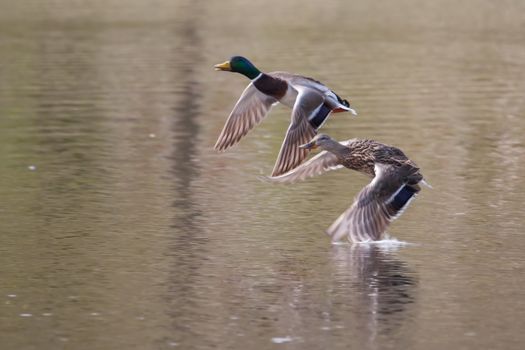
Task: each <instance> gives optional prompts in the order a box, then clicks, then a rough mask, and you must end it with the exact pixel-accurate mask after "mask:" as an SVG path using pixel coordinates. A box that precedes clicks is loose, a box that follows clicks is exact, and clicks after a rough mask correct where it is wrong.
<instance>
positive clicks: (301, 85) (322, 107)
mask: <svg viewBox="0 0 525 350" xmlns="http://www.w3.org/2000/svg"><path fill="white" fill-rule="evenodd" d="M214 67H215V69H217V70H222V71H229V72H237V73H241V74H243V75H245V76H246V77H248V79H250V80H251V83H250V84H249V85H248V86H247V87H246V89H245V90H244V92H243V93H242V95H241V97H240V98H239V101H237V103H236V104H235V107H233V110H232V112H231V113H230V116H229V117H228V120H227V121H226V124H225V125H224V128H223V129H222V132H221V134H220V136H219V139H218V140H217V143H216V144H215V149H216V150H218V151H223V150H226V149H227V148H228V147H230V146H233V145H235V144H236V143H237V142H239V140H240V139H241V138H242V137H243V136H244V135H246V134H247V133H248V131H250V130H251V129H252V128H253V127H254V126H255V125H257V124H259V123H260V122H261V120H263V119H264V117H265V116H266V115H267V114H268V111H269V110H270V108H271V107H272V106H273V105H275V104H277V103H278V102H281V103H282V104H284V105H285V106H288V107H290V108H292V109H293V110H292V121H291V123H290V126H289V127H288V131H287V132H286V137H285V138H284V142H283V144H282V146H281V150H280V152H279V156H278V158H277V162H276V163H275V167H274V169H273V172H272V176H278V175H281V174H284V173H285V172H287V171H289V170H291V169H293V168H295V167H296V166H297V165H299V164H300V163H302V161H303V160H304V159H305V158H306V157H307V156H308V153H309V150H308V149H301V148H299V147H298V146H299V145H301V144H303V143H305V142H308V141H309V140H311V139H312V137H314V136H315V135H316V134H317V130H318V129H319V128H320V127H321V126H322V125H323V123H324V122H325V121H326V119H327V118H328V115H329V114H330V112H334V113H336V112H346V111H348V112H351V113H352V114H354V115H357V113H356V112H355V111H354V110H353V109H352V108H350V104H349V103H348V101H346V100H343V99H341V98H340V97H339V96H337V95H336V94H335V93H334V92H333V91H332V90H330V89H329V88H327V87H326V86H324V85H323V84H321V83H320V82H318V81H317V80H314V79H312V78H307V77H303V76H300V75H295V74H291V73H286V72H272V73H262V72H261V71H260V70H258V69H257V68H256V67H255V66H254V65H253V64H252V63H251V62H250V61H248V60H247V59H246V58H244V57H241V56H234V57H232V58H231V59H230V60H229V61H226V62H224V63H221V64H217V65H215V66H214Z"/></svg>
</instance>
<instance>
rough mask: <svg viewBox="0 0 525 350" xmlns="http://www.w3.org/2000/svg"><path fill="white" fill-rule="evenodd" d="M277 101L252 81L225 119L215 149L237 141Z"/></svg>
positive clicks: (220, 149)
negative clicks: (258, 88) (261, 90)
mask: <svg viewBox="0 0 525 350" xmlns="http://www.w3.org/2000/svg"><path fill="white" fill-rule="evenodd" d="M277 102H278V101H277V100H276V99H275V98H273V97H271V96H268V95H265V94H263V93H262V92H260V91H259V90H257V88H256V87H255V86H254V85H253V83H250V84H249V85H248V86H247V87H246V89H244V92H243V93H242V95H241V97H240V98H239V101H237V103H236V104H235V107H233V110H232V112H231V113H230V116H229V117H228V120H226V124H224V128H223V129H222V132H221V134H220V136H219V138H218V140H217V143H216V144H215V149H216V150H217V151H224V150H226V149H227V148H229V147H231V146H233V145H235V144H236V143H237V142H239V140H240V139H241V138H242V137H243V136H244V135H246V134H247V133H248V131H250V130H251V129H253V127H254V126H255V125H257V124H259V123H260V122H261V121H262V120H263V119H264V117H266V115H267V114H268V112H269V111H270V109H271V107H272V105H273V104H275V103H277Z"/></svg>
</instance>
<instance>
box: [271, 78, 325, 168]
mask: <svg viewBox="0 0 525 350" xmlns="http://www.w3.org/2000/svg"><path fill="white" fill-rule="evenodd" d="M294 87H295V86H294ZM295 88H296V89H297V90H298V95H297V98H296V100H295V104H294V107H293V110H292V121H291V123H290V126H289V127H288V130H287V131H286V136H285V138H284V141H283V144H282V145H281V150H280V151H279V156H278V157H277V161H276V162H275V166H274V168H273V172H272V176H279V175H282V174H284V173H286V172H287V171H289V170H291V169H293V168H295V167H296V166H298V165H299V164H301V163H302V162H303V160H304V159H305V158H306V157H307V156H308V153H309V152H310V151H309V150H307V149H302V148H299V146H300V145H302V144H304V143H307V142H309V141H310V140H311V139H312V138H313V137H314V136H315V135H316V134H317V132H316V131H315V129H314V128H313V127H312V126H311V125H310V123H309V122H308V117H309V116H310V115H311V114H312V113H313V112H314V111H316V110H317V109H318V108H319V107H320V106H321V105H322V104H323V102H324V96H323V95H322V94H321V93H319V92H318V91H316V90H311V89H307V88H304V87H295Z"/></svg>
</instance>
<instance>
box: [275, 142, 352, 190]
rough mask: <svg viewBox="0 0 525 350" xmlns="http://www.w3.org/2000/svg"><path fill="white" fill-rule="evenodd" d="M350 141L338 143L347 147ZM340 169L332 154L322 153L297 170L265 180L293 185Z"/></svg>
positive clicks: (340, 166)
mask: <svg viewBox="0 0 525 350" xmlns="http://www.w3.org/2000/svg"><path fill="white" fill-rule="evenodd" d="M352 141H353V140H348V141H341V142H340V143H341V144H342V145H344V146H348V145H349V144H350V142H352ZM341 168H343V165H341V163H340V161H339V159H337V157H336V156H335V155H334V154H333V153H331V152H328V151H322V152H321V153H319V154H318V155H316V156H315V157H313V158H311V159H310V160H308V161H307V162H305V163H303V164H301V165H299V166H298V167H297V168H295V169H292V170H290V171H289V172H287V173H285V174H282V175H279V176H268V177H266V179H267V180H269V181H271V182H279V183H293V182H296V181H302V180H304V179H306V178H309V177H313V176H317V175H321V174H323V173H325V172H327V171H331V170H336V169H341Z"/></svg>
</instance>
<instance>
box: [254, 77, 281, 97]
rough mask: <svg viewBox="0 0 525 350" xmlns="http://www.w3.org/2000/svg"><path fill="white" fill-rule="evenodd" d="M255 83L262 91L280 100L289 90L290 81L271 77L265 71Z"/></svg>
mask: <svg viewBox="0 0 525 350" xmlns="http://www.w3.org/2000/svg"><path fill="white" fill-rule="evenodd" d="M253 85H255V87H256V88H257V90H259V91H260V92H262V93H264V94H266V95H269V96H272V97H274V98H276V99H278V100H280V99H281V98H282V97H283V96H284V95H285V94H286V91H287V90H288V83H287V82H286V81H284V80H282V79H279V78H274V77H271V76H269V75H268V74H265V73H262V75H261V76H260V77H259V78H257V79H256V80H255V81H254V82H253Z"/></svg>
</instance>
